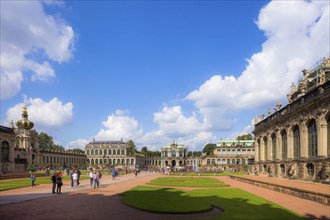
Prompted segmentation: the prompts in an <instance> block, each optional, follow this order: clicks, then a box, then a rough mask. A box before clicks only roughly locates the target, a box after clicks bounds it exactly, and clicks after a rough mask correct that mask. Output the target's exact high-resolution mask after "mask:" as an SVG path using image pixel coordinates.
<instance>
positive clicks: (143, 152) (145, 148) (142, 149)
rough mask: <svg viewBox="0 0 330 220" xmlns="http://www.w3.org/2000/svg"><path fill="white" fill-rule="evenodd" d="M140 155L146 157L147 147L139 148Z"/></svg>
mask: <svg viewBox="0 0 330 220" xmlns="http://www.w3.org/2000/svg"><path fill="white" fill-rule="evenodd" d="M141 153H142V154H144V155H147V153H148V147H142V148H141Z"/></svg>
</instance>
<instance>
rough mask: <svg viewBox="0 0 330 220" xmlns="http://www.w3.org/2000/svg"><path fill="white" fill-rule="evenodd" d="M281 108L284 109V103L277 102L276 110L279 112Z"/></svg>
mask: <svg viewBox="0 0 330 220" xmlns="http://www.w3.org/2000/svg"><path fill="white" fill-rule="evenodd" d="M281 107H282V103H281V102H277V103H276V109H277V110H280V109H281Z"/></svg>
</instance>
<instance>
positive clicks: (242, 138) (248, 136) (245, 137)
mask: <svg viewBox="0 0 330 220" xmlns="http://www.w3.org/2000/svg"><path fill="white" fill-rule="evenodd" d="M252 139H253V137H252V134H243V135H241V136H238V137H237V138H236V140H238V141H240V140H252Z"/></svg>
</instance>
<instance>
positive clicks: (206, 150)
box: [203, 144, 216, 155]
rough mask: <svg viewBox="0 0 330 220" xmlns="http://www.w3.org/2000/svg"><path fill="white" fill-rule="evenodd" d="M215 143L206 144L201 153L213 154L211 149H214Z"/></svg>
mask: <svg viewBox="0 0 330 220" xmlns="http://www.w3.org/2000/svg"><path fill="white" fill-rule="evenodd" d="M215 147H216V144H207V145H205V147H204V148H203V153H206V154H207V155H213V150H214V149H215Z"/></svg>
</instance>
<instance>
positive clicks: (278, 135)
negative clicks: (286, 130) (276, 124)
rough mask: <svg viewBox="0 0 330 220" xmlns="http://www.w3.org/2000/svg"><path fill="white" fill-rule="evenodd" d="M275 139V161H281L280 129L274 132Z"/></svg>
mask: <svg viewBox="0 0 330 220" xmlns="http://www.w3.org/2000/svg"><path fill="white" fill-rule="evenodd" d="M276 138H277V141H276V160H282V135H281V130H280V129H278V131H277V132H276Z"/></svg>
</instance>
